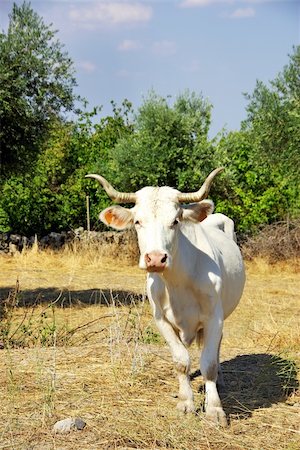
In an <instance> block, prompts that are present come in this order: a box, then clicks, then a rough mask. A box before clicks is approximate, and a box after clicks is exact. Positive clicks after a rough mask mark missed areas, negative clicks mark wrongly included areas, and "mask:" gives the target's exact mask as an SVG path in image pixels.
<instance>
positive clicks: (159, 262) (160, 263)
mask: <svg viewBox="0 0 300 450" xmlns="http://www.w3.org/2000/svg"><path fill="white" fill-rule="evenodd" d="M144 259H145V263H146V269H147V271H148V272H163V271H164V270H165V268H166V265H167V260H168V255H167V254H166V253H162V252H150V253H146V254H145V257H144Z"/></svg>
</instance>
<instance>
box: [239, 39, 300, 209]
mask: <svg viewBox="0 0 300 450" xmlns="http://www.w3.org/2000/svg"><path fill="white" fill-rule="evenodd" d="M247 98H248V101H249V104H248V106H247V112H248V118H247V120H246V121H245V122H244V124H243V129H244V130H247V131H248V132H249V134H250V135H251V140H252V147H253V151H254V152H255V154H256V156H257V167H258V168H259V167H264V168H265V173H267V174H272V175H273V177H274V176H276V178H277V185H278V188H279V189H280V191H281V192H284V194H285V198H286V202H285V208H286V214H291V215H299V211H300V191H299V185H300V171H299V166H300V46H297V47H295V48H294V51H293V53H292V54H291V55H290V60H289V64H287V65H286V66H285V67H284V68H283V70H282V72H281V73H279V75H278V76H277V77H275V79H274V80H272V81H271V82H270V85H269V86H266V85H265V84H264V83H262V82H257V85H256V88H255V89H254V92H253V94H252V95H248V97H247Z"/></svg>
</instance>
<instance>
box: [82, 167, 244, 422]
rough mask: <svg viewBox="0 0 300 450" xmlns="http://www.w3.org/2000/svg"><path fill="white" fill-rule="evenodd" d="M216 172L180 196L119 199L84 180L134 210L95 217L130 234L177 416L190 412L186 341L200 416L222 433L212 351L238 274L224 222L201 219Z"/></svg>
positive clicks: (234, 297) (160, 190)
mask: <svg viewBox="0 0 300 450" xmlns="http://www.w3.org/2000/svg"><path fill="white" fill-rule="evenodd" d="M221 170H222V168H219V169H215V170H214V171H213V172H212V173H211V174H210V175H209V176H208V177H207V179H206V180H205V182H204V184H203V185H202V187H201V188H200V189H199V191H197V192H194V193H181V192H179V191H178V190H176V189H173V188H170V187H166V186H165V187H145V188H143V189H141V190H139V191H137V192H136V193H122V192H118V191H116V190H115V189H114V188H113V187H112V186H111V185H110V184H109V183H108V182H107V181H106V180H105V178H103V177H101V176H100V175H96V174H90V175H87V177H91V178H95V179H96V180H98V182H99V183H100V184H101V185H102V186H103V187H104V189H105V190H106V192H107V194H108V195H109V196H110V197H111V198H112V199H113V200H114V201H116V202H119V203H135V206H134V207H133V208H131V209H126V208H123V207H121V206H110V207H109V208H106V209H105V210H104V211H102V212H101V214H100V219H101V220H102V221H103V222H104V223H105V224H106V225H110V226H111V227H113V228H115V229H118V230H121V229H124V228H127V227H130V226H135V228H136V231H137V236H138V242H139V248H140V264H139V265H140V268H142V269H145V270H147V272H148V276H147V292H148V297H149V301H150V304H151V306H152V309H153V314H154V318H155V321H156V324H157V327H158V329H159V330H160V332H161V334H162V335H163V337H164V338H165V340H166V341H167V343H168V344H169V347H170V350H171V354H172V357H173V361H174V364H175V368H176V371H177V374H178V378H179V396H178V397H179V403H178V405H177V406H178V408H179V409H180V410H182V411H184V412H192V411H194V410H195V407H194V400H193V391H192V389H191V386H190V377H189V371H190V357H189V353H188V350H187V348H188V347H189V346H190V345H191V344H192V342H193V341H194V340H196V341H197V342H198V343H200V341H201V342H202V343H203V349H202V353H201V358H200V369H201V373H202V375H203V377H204V381H205V392H206V396H205V411H206V416H207V418H208V419H210V420H212V421H213V422H215V423H216V424H219V425H222V426H226V425H227V420H226V416H225V413H224V411H223V408H222V405H221V401H220V398H219V394H218V391H217V387H216V382H217V378H218V371H219V367H220V366H219V350H220V344H221V339H222V329H223V321H224V319H225V318H226V317H228V316H229V314H231V313H232V311H233V310H234V309H235V308H236V306H237V304H238V302H239V300H240V298H241V295H242V292H243V288H244V283H245V271H244V265H243V260H242V256H241V253H240V251H239V248H238V246H237V245H236V243H235V241H234V239H233V233H234V231H233V229H232V231H231V232H230V233H229V234H228V233H227V231H226V229H228V227H226V224H228V223H229V224H231V222H228V221H230V219H228V218H227V217H226V216H223V215H219V216H218V215H217V214H216V215H215V214H214V215H212V216H209V217H208V218H206V217H207V215H209V214H211V212H212V210H213V203H212V201H210V200H203V198H205V197H207V195H208V192H209V189H210V185H211V183H212V180H213V178H214V176H215V175H216V174H217V173H219V172H220V171H221ZM191 202H193V203H191ZM182 204H184V206H182ZM216 216H217V217H216ZM224 218H225V220H224ZM227 219H228V220H227ZM202 221H203V222H202ZM219 375H220V374H219Z"/></svg>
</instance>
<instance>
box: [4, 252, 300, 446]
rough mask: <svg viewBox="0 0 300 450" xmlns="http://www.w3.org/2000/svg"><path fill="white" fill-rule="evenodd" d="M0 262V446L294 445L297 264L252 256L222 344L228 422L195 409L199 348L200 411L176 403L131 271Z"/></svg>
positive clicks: (58, 261) (298, 421) (299, 344)
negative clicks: (79, 425) (79, 422)
mask: <svg viewBox="0 0 300 450" xmlns="http://www.w3.org/2000/svg"><path fill="white" fill-rule="evenodd" d="M0 263H1V268H2V269H1V273H0V298H1V299H2V301H4V300H5V299H7V298H8V297H9V296H10V297H11V298H13V299H17V303H18V304H16V301H15V300H14V301H15V303H14V304H13V305H12V306H11V308H10V309H9V311H8V316H6V318H4V319H2V322H1V327H2V328H1V333H2V338H3V337H4V338H5V339H8V338H7V336H8V337H10V338H11V340H10V341H5V342H9V345H5V346H4V347H5V348H2V349H1V350H0V396H1V411H0V425H1V426H0V449H14V450H17V449H20V450H21V449H22V450H23V449H59V450H64V449H68V450H69V449H72V450H73V449H74V450H77V449H84V450H89V449H116V448H118V449H131V448H136V449H186V450H201V449H216V450H219V449H249V450H250V449H251V450H274V449H282V450H283V449H286V450H297V449H299V448H300V395H299V374H298V373H297V367H296V365H297V364H298V365H299V363H300V354H299V348H300V320H299V319H300V314H299V290H300V277H299V273H297V270H296V268H295V267H293V263H290V264H281V265H277V266H269V265H268V264H266V263H264V262H263V261H259V260H257V261H254V262H252V263H251V264H248V267H247V274H248V276H247V284H246V289H245V293H244V295H243V298H242V301H241V303H240V305H239V307H238V308H237V310H236V311H235V312H234V313H233V314H232V315H231V316H230V317H229V318H228V319H227V321H226V324H225V329H224V339H223V344H222V351H221V360H222V368H223V372H224V377H225V384H226V389H225V391H224V392H222V401H223V404H224V409H225V412H226V414H227V416H228V419H229V422H230V425H229V427H228V428H227V429H221V428H216V427H213V426H211V424H210V423H208V422H207V421H206V419H205V416H204V415H203V412H202V410H203V389H202V387H203V385H202V380H201V376H200V375H199V372H198V359H199V355H198V351H197V349H196V347H195V346H193V347H192V348H191V354H192V357H193V365H192V387H193V390H194V393H195V399H196V404H197V405H198V406H199V409H198V411H197V414H196V415H181V414H180V413H179V412H178V411H177V410H176V408H175V405H176V399H175V398H174V395H173V394H174V393H175V392H176V390H177V380H176V376H175V373H174V370H173V367H172V361H171V358H170V355H169V351H168V349H167V347H166V345H165V343H164V341H163V340H162V338H161V337H160V336H159V334H158V332H157V329H156V327H155V324H154V322H153V319H152V314H151V311H150V308H149V305H148V302H147V299H146V298H145V295H144V294H145V274H144V273H143V272H141V271H139V269H138V268H137V267H134V266H126V265H124V264H121V265H120V264H119V263H118V264H117V263H116V262H115V261H108V260H104V259H102V258H100V259H99V258H98V257H97V255H91V254H88V255H87V254H85V255H81V254H67V253H49V252H48V253H45V252H38V251H37V252H35V253H34V252H29V253H27V254H23V255H16V256H14V257H8V256H2V257H0ZM4 333H6V335H5V336H6V337H5V336H4ZM2 341H3V339H2ZM3 342H4V341H3ZM0 344H1V342H0ZM70 416H72V417H73V416H76V417H77V416H78V417H81V418H82V419H83V420H85V422H86V423H87V425H86V427H85V428H84V430H82V431H77V432H75V431H74V432H71V433H69V434H67V435H55V434H53V432H52V427H53V424H54V423H55V422H56V421H57V420H60V419H63V418H66V417H70Z"/></svg>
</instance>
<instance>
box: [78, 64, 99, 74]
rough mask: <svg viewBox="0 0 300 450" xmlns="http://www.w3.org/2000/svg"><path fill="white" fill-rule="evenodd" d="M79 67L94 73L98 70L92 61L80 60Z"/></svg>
mask: <svg viewBox="0 0 300 450" xmlns="http://www.w3.org/2000/svg"><path fill="white" fill-rule="evenodd" d="M77 67H78V68H79V69H81V70H83V72H86V73H92V72H95V70H96V65H95V64H94V63H92V62H91V61H79V62H78V63H77Z"/></svg>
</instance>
